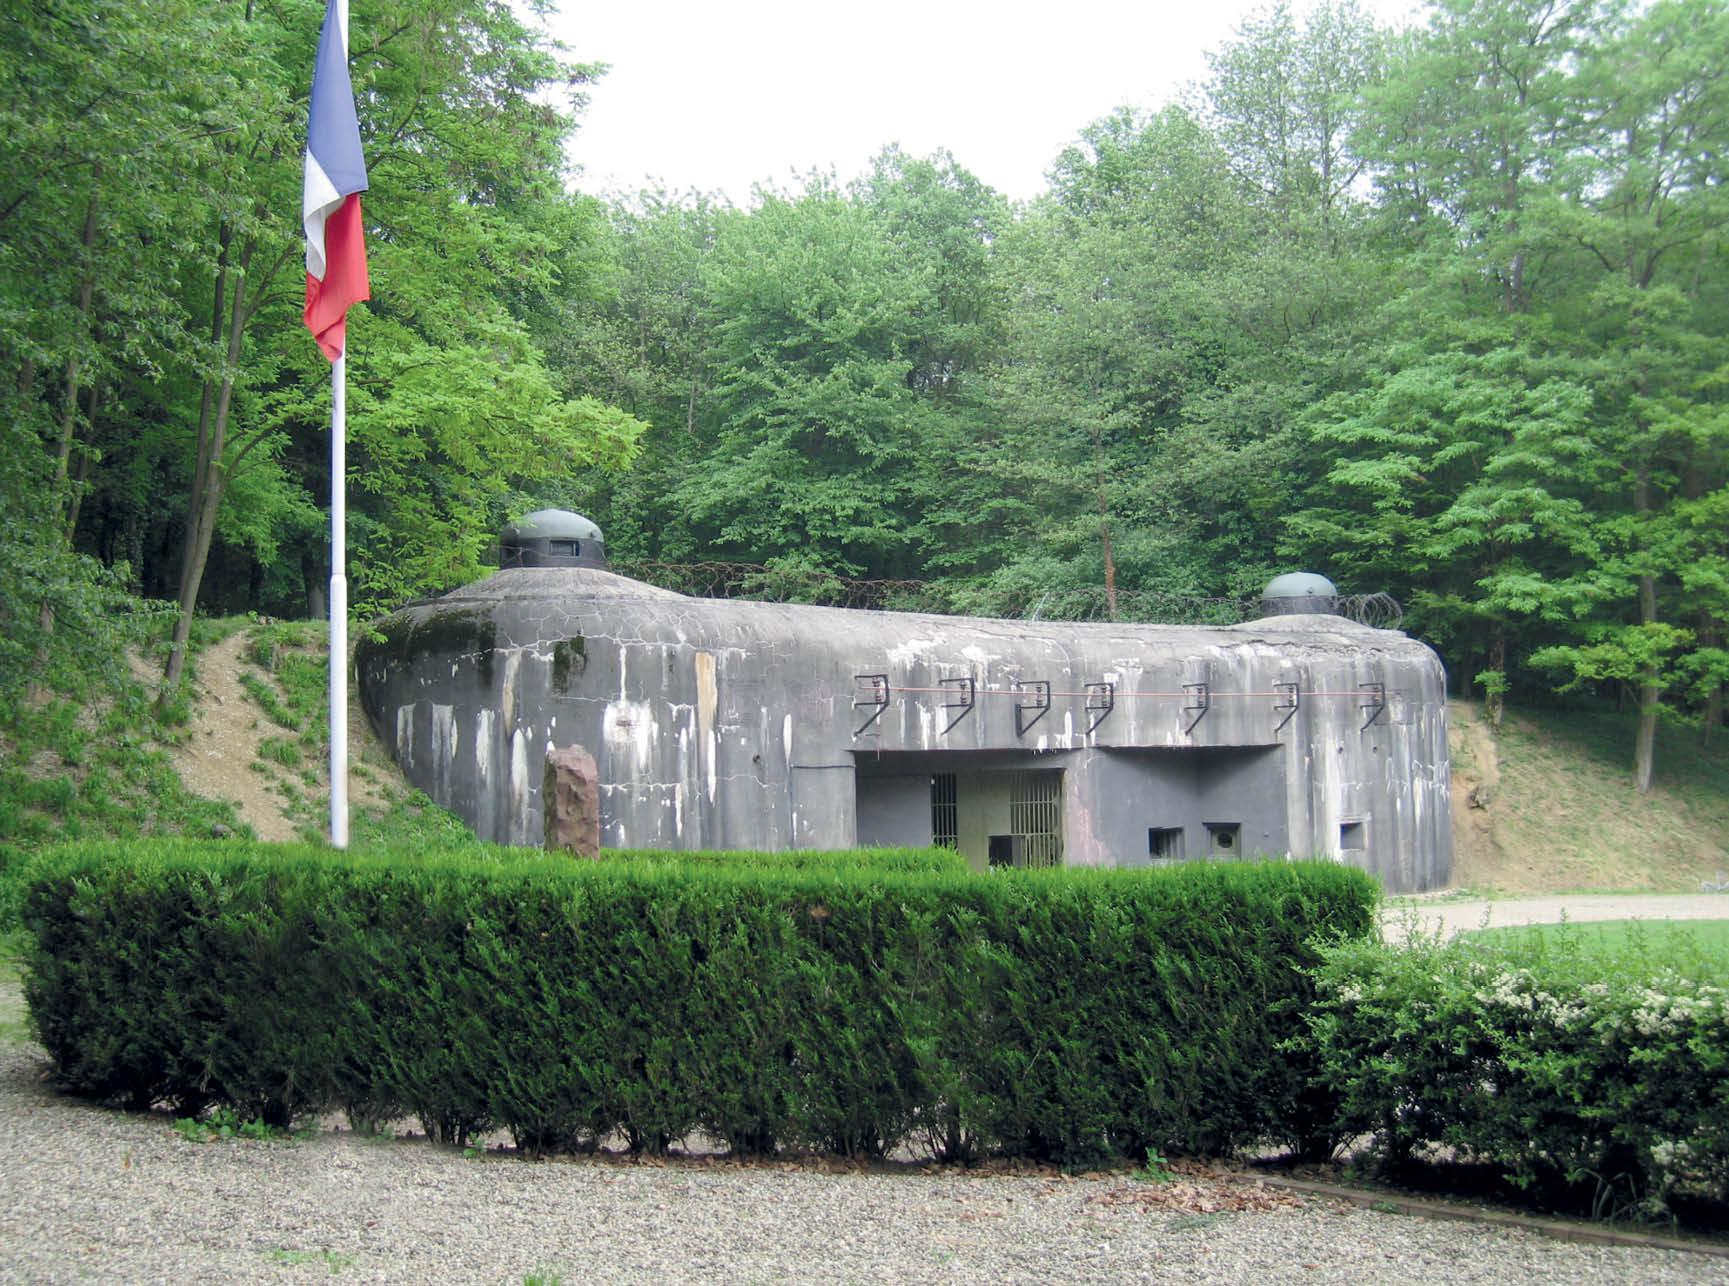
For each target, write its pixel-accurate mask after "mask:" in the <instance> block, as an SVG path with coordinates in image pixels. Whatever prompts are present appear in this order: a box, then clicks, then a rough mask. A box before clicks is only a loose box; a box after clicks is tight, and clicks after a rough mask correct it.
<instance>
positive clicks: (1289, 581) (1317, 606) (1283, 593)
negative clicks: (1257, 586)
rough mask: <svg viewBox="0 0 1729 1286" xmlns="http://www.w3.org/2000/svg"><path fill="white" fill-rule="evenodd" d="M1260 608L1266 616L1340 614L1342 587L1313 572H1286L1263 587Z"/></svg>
mask: <svg viewBox="0 0 1729 1286" xmlns="http://www.w3.org/2000/svg"><path fill="white" fill-rule="evenodd" d="M1261 611H1262V612H1263V613H1264V614H1266V615H1267V616H1306V615H1314V616H1337V615H1338V613H1339V591H1338V590H1337V589H1335V588H1334V587H1333V582H1332V581H1330V580H1328V579H1327V578H1326V577H1325V576H1319V575H1317V574H1316V573H1314V572H1286V573H1285V574H1284V575H1283V576H1275V577H1273V579H1272V580H1270V581H1268V582H1267V588H1266V589H1264V590H1262V591H1261Z"/></svg>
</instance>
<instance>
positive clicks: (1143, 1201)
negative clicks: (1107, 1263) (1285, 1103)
mask: <svg viewBox="0 0 1729 1286" xmlns="http://www.w3.org/2000/svg"><path fill="white" fill-rule="evenodd" d="M1170 1168H1171V1170H1172V1171H1173V1172H1174V1174H1175V1176H1176V1177H1175V1178H1172V1179H1170V1180H1168V1181H1166V1182H1163V1183H1157V1182H1152V1181H1149V1180H1144V1179H1142V1180H1130V1181H1128V1182H1125V1183H1121V1184H1118V1185H1117V1186H1116V1187H1113V1188H1107V1189H1106V1190H1105V1191H1103V1192H1100V1193H1096V1194H1094V1195H1093V1196H1090V1197H1088V1198H1087V1202H1088V1204H1089V1205H1099V1206H1109V1207H1112V1208H1115V1209H1129V1210H1139V1211H1142V1212H1143V1213H1144V1212H1146V1211H1149V1210H1168V1211H1172V1212H1176V1213H1180V1214H1191V1215H1212V1214H1241V1213H1244V1212H1246V1211H1251V1210H1290V1209H1295V1208H1297V1207H1299V1206H1301V1205H1303V1199H1302V1198H1301V1197H1299V1196H1297V1195H1295V1194H1294V1193H1290V1192H1283V1191H1280V1190H1279V1189H1277V1188H1269V1187H1267V1186H1266V1185H1265V1184H1263V1183H1261V1182H1259V1181H1258V1180H1255V1179H1244V1178H1240V1177H1238V1176H1236V1175H1232V1174H1229V1173H1227V1172H1225V1171H1221V1170H1216V1169H1214V1168H1212V1167H1210V1166H1208V1165H1206V1164H1205V1163H1203V1162H1199V1161H1174V1162H1172V1163H1171V1167H1170Z"/></svg>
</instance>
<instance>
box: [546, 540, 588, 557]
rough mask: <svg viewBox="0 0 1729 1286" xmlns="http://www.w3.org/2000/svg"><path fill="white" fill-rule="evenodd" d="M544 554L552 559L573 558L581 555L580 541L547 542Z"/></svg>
mask: <svg viewBox="0 0 1729 1286" xmlns="http://www.w3.org/2000/svg"><path fill="white" fill-rule="evenodd" d="M546 552H547V553H548V554H549V555H551V556H552V557H554V558H575V557H576V556H577V555H579V554H581V553H582V542H581V541H580V540H549V541H547V542H546Z"/></svg>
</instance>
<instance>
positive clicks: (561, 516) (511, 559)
mask: <svg viewBox="0 0 1729 1286" xmlns="http://www.w3.org/2000/svg"><path fill="white" fill-rule="evenodd" d="M498 565H499V566H500V567H599V568H602V569H604V568H605V567H606V542H605V540H604V539H603V538H602V537H601V534H600V528H599V527H597V526H595V525H594V523H592V522H590V521H589V520H588V519H587V518H584V517H583V516H582V515H581V514H578V513H571V512H570V510H568V509H536V510H535V511H534V512H533V513H530V514H524V515H523V516H522V517H520V518H518V519H517V520H516V521H515V522H513V523H510V524H508V525H507V526H506V527H505V528H504V530H503V531H501V532H500V533H499V535H498Z"/></svg>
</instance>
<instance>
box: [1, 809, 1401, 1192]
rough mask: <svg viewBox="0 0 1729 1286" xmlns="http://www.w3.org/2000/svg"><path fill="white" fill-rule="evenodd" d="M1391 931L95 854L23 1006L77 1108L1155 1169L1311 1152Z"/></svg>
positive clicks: (501, 857)
mask: <svg viewBox="0 0 1729 1286" xmlns="http://www.w3.org/2000/svg"><path fill="white" fill-rule="evenodd" d="M897 863H898V864H899V866H898V867H897ZM921 865H922V866H935V867H937V868H938V869H935V870H931V869H919V868H920V867H921ZM1375 900H1376V888H1375V885H1374V883H1373V881H1372V880H1370V879H1369V878H1368V877H1367V876H1364V875H1362V874H1361V873H1360V872H1355V871H1351V870H1348V869H1345V868H1342V867H1338V866H1333V865H1330V864H1310V863H1289V864H1286V863H1270V864H1266V865H1205V864H1198V865H1193V866H1188V867H1183V868H1178V869H1172V870H1160V871H1086V870H1059V871H1042V872H997V873H993V874H990V875H974V874H971V873H970V872H967V871H965V870H959V869H955V863H954V859H953V858H952V855H945V851H936V852H929V851H903V852H901V853H900V855H899V856H898V857H893V856H889V857H887V858H886V859H885V854H883V853H873V852H862V853H858V854H820V855H819V854H803V855H772V856H771V855H764V854H754V855H735V856H732V857H725V858H723V857H721V856H719V855H708V856H707V857H705V858H703V859H699V860H697V861H676V860H667V859H666V858H665V856H664V855H657V856H656V857H655V858H654V859H652V860H644V859H640V858H635V857H626V856H620V855H614V856H613V857H612V858H611V859H610V860H607V861H601V862H580V861H570V860H568V859H561V858H549V857H547V856H545V855H538V856H528V855H525V854H523V853H522V851H521V850H498V849H474V850H465V851H463V852H462V853H460V854H445V855H415V856H412V857H410V856H406V855H401V854H391V853H331V852H329V851H327V850H319V849H315V848H311V847H306V848H299V849H294V848H266V847H263V846H254V845H249V844H244V843H237V842H229V843H226V844H220V845H203V844H191V843H159V844H152V845H132V846H129V847H119V846H102V847H97V846H85V847H77V848H73V847H68V848H63V849H59V850H55V851H53V852H51V853H48V854H46V855H44V856H43V857H41V858H39V859H38V860H37V862H36V863H35V864H33V869H32V872H31V873H30V875H29V883H28V889H27V892H26V895H25V906H24V921H25V924H26V926H27V928H28V929H29V930H30V933H31V934H32V935H33V942H32V943H31V945H30V948H29V959H28V966H29V975H28V978H27V982H26V995H27V998H28V1000H29V1003H30V1006H31V1009H32V1012H33V1013H34V1014H35V1015H36V1019H37V1024H38V1028H39V1030H40V1032H41V1034H42V1040H43V1043H44V1045H45V1046H46V1047H47V1049H48V1051H49V1053H50V1055H51V1056H52V1057H53V1060H54V1064H55V1069H56V1073H57V1075H58V1076H59V1078H60V1080H61V1081H62V1082H63V1083H64V1084H65V1085H66V1086H67V1087H68V1088H71V1089H73V1090H75V1091H77V1092H79V1093H83V1094H87V1095H91V1096H95V1097H99V1098H103V1099H109V1100H121V1101H126V1102H132V1103H145V1102H158V1101H170V1102H173V1103H174V1104H176V1105H177V1106H178V1107H179V1108H180V1109H181V1110H182V1111H188V1110H190V1109H194V1108H198V1107H203V1106H207V1105H208V1104H210V1103H218V1104H222V1105H225V1106H231V1107H232V1108H233V1109H234V1110H235V1111H237V1112H238V1113H239V1114H240V1115H241V1116H242V1117H243V1118H244V1119H253V1118H257V1119H260V1120H263V1121H265V1122H267V1123H269V1124H271V1125H283V1124H287V1123H288V1122H289V1121H291V1120H292V1119H293V1118H294V1117H295V1116H298V1115H301V1114H304V1113H307V1112H313V1111H319V1110H324V1109H327V1108H330V1107H341V1108H343V1109H345V1110H346V1111H348V1113H349V1115H350V1116H351V1118H353V1119H354V1120H355V1121H356V1123H357V1124H376V1123H378V1122H380V1121H383V1120H386V1119H389V1118H391V1117H394V1116H397V1115H399V1114H404V1113H407V1114H413V1115H416V1116H418V1117H419V1118H420V1120H421V1121H422V1122H423V1124H424V1125H425V1127H426V1128H427V1130H428V1132H429V1133H430V1134H432V1135H433V1136H434V1137H436V1138H439V1139H442V1140H445V1141H447V1142H451V1143H461V1142H463V1141H465V1140H466V1139H467V1138H469V1137H470V1136H472V1135H473V1134H475V1133H477V1132H479V1131H481V1130H485V1129H490V1128H494V1127H500V1128H505V1129H508V1130H509V1131H510V1132H511V1133H512V1135H513V1136H514V1137H515V1138H516V1140H517V1142H518V1143H519V1144H520V1145H522V1146H523V1147H525V1148H529V1149H534V1150H547V1149H569V1148H585V1147H592V1146H594V1145H595V1144H597V1143H598V1142H599V1141H601V1140H603V1139H605V1138H607V1137H609V1136H611V1135H613V1134H614V1133H615V1132H616V1133H619V1134H622V1136H623V1137H624V1138H625V1139H626V1140H628V1141H629V1143H630V1145H631V1146H632V1147H633V1148H637V1149H641V1150H646V1151H658V1150H661V1149H664V1148H666V1147H667V1146H669V1145H670V1144H672V1143H674V1142H675V1141H677V1140H679V1139H680V1138H682V1137H684V1136H686V1135H688V1134H690V1133H692V1132H693V1131H696V1130H701V1131H703V1132H704V1133H706V1134H707V1135H709V1136H711V1137H713V1138H715V1139H719V1140H722V1141H724V1142H725V1143H727V1144H728V1145H729V1146H731V1147H732V1148H733V1149H735V1150H737V1151H739V1152H755V1153H766V1152H772V1151H774V1150H776V1149H778V1148H783V1147H792V1148H815V1149H821V1150H826V1151H833V1152H839V1153H843V1154H847V1155H855V1156H876V1155H882V1154H884V1153H886V1152H888V1151H890V1150H892V1149H894V1148H895V1147H897V1146H898V1145H899V1144H901V1143H902V1142H903V1141H906V1140H907V1139H909V1138H913V1139H918V1140H923V1141H928V1142H930V1143H932V1144H934V1145H935V1146H937V1147H939V1148H941V1149H942V1150H943V1151H945V1152H946V1153H947V1154H949V1155H956V1156H966V1155H971V1154H978V1153H982V1152H987V1151H996V1152H1005V1153H1009V1154H1013V1155H1021V1156H1030V1157H1037V1158H1040V1159H1045V1160H1051V1161H1056V1162H1060V1163H1063V1164H1081V1163H1089V1162H1096V1161H1103V1160H1110V1159H1130V1160H1134V1161H1139V1160H1141V1159H1142V1158H1144V1157H1145V1156H1146V1155H1147V1153H1148V1149H1149V1148H1156V1149H1158V1150H1160V1151H1173V1152H1194V1151H1202V1152H1220V1151H1225V1150H1229V1149H1232V1148H1235V1147H1239V1146H1242V1145H1246V1144H1248V1143H1250V1142H1253V1141H1257V1140H1261V1139H1279V1140H1287V1141H1295V1140H1298V1139H1302V1138H1307V1137H1309V1136H1310V1135H1311V1134H1312V1133H1313V1131H1314V1129H1315V1128H1316V1123H1317V1122H1316V1117H1315V1113H1316V1110H1317V1109H1316V1106H1315V1104H1314V1103H1312V1102H1310V1101H1309V1095H1308V1092H1307V1085H1308V1079H1309V1070H1308V1068H1307V1065H1306V1063H1305V1061H1304V1060H1305V1059H1307V1058H1308V1057H1309V1055H1308V1053H1307V1052H1306V1051H1305V1050H1302V1049H1297V1050H1296V1052H1295V1053H1287V1052H1281V1048H1280V1046H1281V1043H1287V1044H1291V1045H1292V1046H1293V1048H1295V1046H1296V1042H1293V1041H1292V1040H1291V1038H1292V1037H1293V1036H1294V1035H1295V1034H1296V1032H1297V1030H1298V1028H1299V1026H1300V1024H1301V1014H1302V1011H1303V1008H1304V1007H1305V1005H1306V1003H1307V1001H1308V999H1309V998H1310V996H1311V994H1312V983H1311V981H1310V978H1309V975H1308V973H1307V969H1308V968H1309V967H1311V966H1312V965H1313V964H1314V963H1315V961H1316V959H1317V957H1316V956H1315V954H1314V949H1313V947H1312V946H1311V945H1310V943H1311V940H1312V938H1313V936H1314V935H1316V934H1318V933H1330V934H1344V935H1354V936H1357V937H1361V936H1363V935H1365V934H1367V933H1368V932H1370V931H1371V929H1372V928H1373V925H1374V922H1375V921H1374V907H1375ZM1324 1106H1326V1108H1327V1111H1326V1112H1325V1114H1324V1116H1325V1119H1330V1115H1331V1108H1330V1105H1324Z"/></svg>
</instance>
